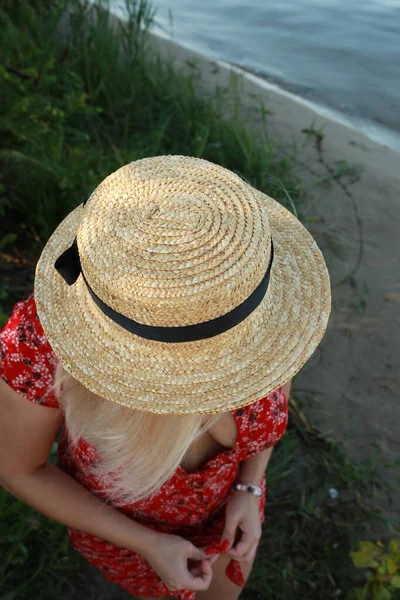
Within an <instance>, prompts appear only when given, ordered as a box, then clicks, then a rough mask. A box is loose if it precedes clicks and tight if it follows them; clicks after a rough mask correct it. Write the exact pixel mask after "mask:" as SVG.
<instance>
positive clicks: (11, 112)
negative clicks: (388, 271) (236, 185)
mask: <svg viewBox="0 0 400 600" xmlns="http://www.w3.org/2000/svg"><path fill="white" fill-rule="evenodd" d="M106 8H107V5H106V3H104V2H101V3H100V2H98V3H97V4H96V5H95V6H94V7H90V5H89V4H88V3H85V2H78V1H77V0H53V1H52V2H47V1H46V0H25V1H24V2H22V1H20V0H18V1H15V0H3V1H2V3H1V9H0V24H1V28H2V36H1V39H0V49H1V57H2V59H1V66H0V79H1V85H0V101H1V105H2V115H3V116H2V119H1V140H0V144H1V150H0V163H1V170H0V173H1V175H0V223H1V224H0V278H1V279H0V280H1V282H2V283H1V284H0V325H1V324H2V323H4V322H5V320H6V319H7V317H8V315H9V313H10V310H11V308H12V305H13V303H14V302H16V301H17V300H19V299H20V298H21V297H23V296H24V295H27V294H28V293H29V292H30V291H31V289H32V287H33V275H34V267H35V264H36V260H37V257H38V255H39V252H40V250H41V248H42V247H43V244H44V243H45V241H46V240H47V238H48V236H49V235H50V234H51V232H52V231H53V230H54V228H55V227H56V226H57V224H58V223H59V222H60V220H61V219H62V218H63V217H64V216H65V215H66V214H67V213H68V212H69V211H70V210H71V209H72V208H73V207H75V206H76V205H78V204H79V203H81V202H82V200H83V199H84V198H86V197H87V196H88V195H89V194H90V193H91V191H92V190H93V189H94V188H95V187H96V186H97V184H98V183H99V182H100V181H101V180H102V179H103V178H104V177H105V176H106V175H108V174H109V173H111V172H112V171H114V170H116V169H118V168H119V167H120V166H122V165H124V164H126V163H128V162H130V161H134V160H137V159H139V158H142V157H145V156H154V155H160V154H184V155H191V156H198V157H203V158H206V159H208V160H211V161H213V162H216V163H219V164H221V165H223V166H225V167H227V168H229V169H231V170H232V171H235V172H237V173H238V174H239V175H241V176H242V177H244V178H245V179H246V180H247V181H249V182H250V183H251V184H253V185H254V186H256V187H258V188H259V189H261V190H263V191H265V192H266V193H268V194H270V195H271V196H273V197H275V198H276V199H277V200H280V201H281V202H282V203H284V204H285V205H286V206H287V207H288V208H289V209H291V210H295V208H296V205H299V203H300V202H302V201H303V191H302V190H303V186H302V183H301V182H300V181H298V180H297V177H296V176H295V171H294V167H293V164H294V163H293V161H292V159H291V158H290V155H282V154H281V153H280V152H278V150H277V149H276V147H275V145H274V143H273V140H271V139H270V137H269V135H268V122H267V117H266V115H267V111H266V110H265V107H263V106H261V108H260V118H261V123H262V127H260V129H259V131H258V135H257V137H256V136H255V134H254V133H251V132H249V131H248V129H247V127H246V124H245V123H244V122H243V121H242V120H241V118H240V117H239V115H238V110H237V106H236V104H235V102H234V101H232V99H231V97H230V91H229V90H221V89H216V91H215V97H213V98H209V99H205V98H202V97H200V96H199V95H198V94H196V86H195V83H196V79H195V78H196V76H197V75H196V70H195V69H193V70H192V71H191V72H190V74H189V73H183V72H177V71H175V70H174V69H173V68H172V66H171V65H170V64H169V63H168V62H166V61H165V60H163V59H162V57H160V56H158V55H157V54H155V53H154V51H153V50H151V49H150V44H149V27H150V25H151V22H152V18H153V16H154V11H153V10H152V9H151V8H150V6H149V5H148V4H147V2H146V1H145V0H143V1H140V2H138V1H136V0H127V3H126V10H127V14H128V19H127V21H126V22H125V23H123V24H121V23H118V22H115V20H114V19H112V18H111V17H110V15H109V13H108V12H107V10H106ZM228 97H229V99H230V101H229V102H228V101H227V100H228ZM299 414H300V415H301V413H300V412H299V410H298V408H297V405H296V404H295V402H294V400H293V398H292V403H291V417H290V423H289V428H288V432H287V435H286V436H285V438H284V439H283V440H282V441H281V442H280V443H279V444H278V446H277V447H276V449H275V450H274V455H273V458H272V460H271V463H270V466H269V468H268V487H269V495H268V499H267V509H266V521H265V524H264V536H263V540H262V544H261V547H260V550H259V554H258V557H257V563H256V566H255V569H254V571H253V573H252V576H251V579H250V581H249V583H248V586H247V587H246V591H245V592H244V594H243V598H244V599H246V598H248V599H249V600H250V598H253V599H255V598H260V599H262V600H266V599H268V600H283V599H284V600H314V599H315V600H321V598H324V599H325V598H345V596H346V593H347V592H348V591H349V590H350V589H351V588H352V586H353V584H354V585H355V584H357V583H360V580H359V579H358V572H357V570H356V569H355V567H354V566H353V564H352V560H351V556H350V554H349V552H350V551H351V549H352V548H354V547H355V543H356V542H357V541H358V540H359V539H360V538H363V537H364V538H365V537H368V532H369V531H371V530H372V528H373V526H374V524H376V523H377V522H380V519H381V517H380V516H379V514H378V513H377V511H376V510H374V509H372V508H371V507H370V505H369V498H370V497H371V496H372V495H373V493H374V491H375V490H376V488H377V487H382V486H384V484H383V482H381V481H380V480H379V476H378V474H377V472H376V471H375V469H374V467H373V465H371V464H369V463H368V464H367V463H365V464H362V465H361V464H357V465H355V464H352V463H351V462H349V461H348V460H347V458H346V457H345V456H344V455H343V453H342V451H341V450H340V447H339V446H338V445H337V444H335V443H334V442H333V441H326V440H322V439H321V438H320V437H319V435H318V433H317V432H315V430H313V429H312V428H309V427H306V426H305V424H304V419H302V418H300V417H299ZM333 489H335V490H338V492H339V495H338V497H337V498H334V497H333V496H334V495H335V494H334V493H333V492H332V490H333ZM329 490H331V492H330V491H329ZM332 494H333V496H332ZM0 528H1V537H0V552H1V556H2V557H4V558H3V560H2V561H0V600H25V599H28V598H29V600H30V599H32V598H33V599H36V598H38V599H39V598H40V600H46V599H47V598H48V599H49V600H50V599H53V598H60V599H62V598H65V599H66V600H67V599H68V600H70V598H72V597H73V598H77V599H78V600H80V599H82V600H83V598H84V599H85V600H95V599H96V600H99V599H104V600H105V599H106V598H107V600H110V599H111V598H115V599H117V598H119V599H122V598H125V597H126V595H125V594H122V593H120V592H119V591H118V589H116V587H115V586H111V585H109V584H107V583H106V582H104V581H103V580H102V579H101V578H100V579H96V577H95V576H94V573H93V571H91V570H90V569H89V570H88V567H87V566H86V564H85V563H83V561H82V560H81V558H80V557H79V556H77V555H76V553H74V551H73V550H72V549H71V548H70V547H69V544H68V540H67V534H66V530H65V528H64V527H62V526H61V525H58V524H56V523H54V522H52V521H50V520H48V519H46V518H45V517H43V516H41V515H38V514H37V513H36V512H35V511H34V510H33V509H31V508H29V507H27V506H25V505H24V504H23V503H21V502H20V501H19V500H17V499H15V498H13V497H11V496H10V495H8V494H7V493H6V492H5V491H2V492H0ZM391 568H393V567H391ZM391 575H395V573H392V574H391ZM395 581H397V580H395ZM365 598H366V600H368V599H369V596H365ZM372 598H373V597H372V596H371V599H372ZM392 598H395V595H393V596H392Z"/></svg>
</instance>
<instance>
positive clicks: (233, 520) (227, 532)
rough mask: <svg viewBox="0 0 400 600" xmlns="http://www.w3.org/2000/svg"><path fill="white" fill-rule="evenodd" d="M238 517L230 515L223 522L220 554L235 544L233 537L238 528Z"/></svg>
mask: <svg viewBox="0 0 400 600" xmlns="http://www.w3.org/2000/svg"><path fill="white" fill-rule="evenodd" d="M239 521H240V517H239V515H238V516H236V517H235V516H234V515H231V516H230V517H229V518H227V520H226V522H225V529H224V532H223V534H222V537H221V548H222V552H227V551H228V550H229V548H232V546H233V544H234V543H235V535H236V533H237V529H238V526H239Z"/></svg>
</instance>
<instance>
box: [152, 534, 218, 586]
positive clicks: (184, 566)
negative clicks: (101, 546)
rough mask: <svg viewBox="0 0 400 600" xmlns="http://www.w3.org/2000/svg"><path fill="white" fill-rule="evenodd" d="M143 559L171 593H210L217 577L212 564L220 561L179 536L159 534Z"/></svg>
mask: <svg viewBox="0 0 400 600" xmlns="http://www.w3.org/2000/svg"><path fill="white" fill-rule="evenodd" d="M142 556H143V558H144V559H145V560H146V561H147V562H148V563H149V565H150V566H151V567H152V568H153V569H154V570H155V571H156V573H157V574H158V575H159V577H160V578H161V579H162V581H163V582H164V583H165V585H166V586H167V588H168V589H169V590H171V591H176V590H180V589H186V590H193V591H203V590H207V589H208V588H209V585H210V583H211V579H212V575H213V571H212V569H211V564H212V563H213V562H215V560H216V559H217V558H218V556H215V555H214V556H212V557H210V556H208V555H207V554H206V552H205V551H204V550H201V549H200V548H196V546H194V545H193V544H192V543H191V542H189V541H188V540H185V539H183V538H181V537H180V536H178V535H171V534H167V533H160V534H158V535H157V539H156V543H155V544H153V546H152V548H151V549H150V550H149V551H148V552H147V553H146V554H142Z"/></svg>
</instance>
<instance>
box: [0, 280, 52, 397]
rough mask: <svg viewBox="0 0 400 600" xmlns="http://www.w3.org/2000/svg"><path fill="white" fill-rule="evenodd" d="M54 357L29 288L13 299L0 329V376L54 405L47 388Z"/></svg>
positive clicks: (26, 393) (24, 393)
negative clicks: (21, 295)
mask: <svg viewBox="0 0 400 600" xmlns="http://www.w3.org/2000/svg"><path fill="white" fill-rule="evenodd" d="M56 365H57V358H56V356H55V354H54V352H53V350H52V348H51V346H50V344H49V342H48V340H47V339H46V337H45V334H44V331H43V328H42V326H41V324H40V321H39V316H38V314H37V311H36V304H35V299H34V295H33V292H32V293H31V294H30V295H29V296H28V297H27V298H26V299H24V300H21V301H19V302H17V303H16V304H15V305H14V307H13V309H12V312H11V316H10V318H9V319H8V321H7V322H6V324H5V325H4V326H3V328H2V329H1V331H0V377H1V379H3V381H5V382H6V383H7V384H8V385H9V386H10V387H11V388H12V389H13V390H15V391H16V392H17V393H18V394H20V395H21V396H23V397H24V398H26V399H27V400H30V401H31V402H34V403H35V404H42V405H43V406H50V407H52V408H58V407H59V402H58V400H57V398H56V396H55V394H54V392H53V391H52V389H51V386H52V384H53V382H54V373H55V367H56Z"/></svg>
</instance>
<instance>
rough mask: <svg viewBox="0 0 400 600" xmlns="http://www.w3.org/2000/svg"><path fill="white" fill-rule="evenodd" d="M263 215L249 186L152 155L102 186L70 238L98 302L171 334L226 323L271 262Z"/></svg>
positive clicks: (186, 160)
mask: <svg viewBox="0 0 400 600" xmlns="http://www.w3.org/2000/svg"><path fill="white" fill-rule="evenodd" d="M270 240H271V234H270V227H269V222H268V213H267V207H266V206H265V205H263V201H262V199H261V198H260V195H258V194H257V193H256V190H253V188H252V187H251V186H249V184H247V183H246V182H244V181H243V180H242V179H241V178H240V177H239V176H237V175H235V174H234V173H232V171H229V170H228V169H225V168H224V167H221V166H219V165H216V164H214V163H211V162H209V161H206V160H204V159H199V158H194V157H187V156H170V155H168V156H157V157H151V158H144V159H141V160H138V161H135V162H133V163H130V164H128V165H126V166H124V167H122V168H120V169H118V170H117V171H115V172H114V173H112V174H111V175H110V176H109V177H107V178H106V179H105V180H104V181H103V182H102V183H100V185H99V186H98V187H97V188H96V189H95V190H94V192H93V193H92V195H91V196H90V198H89V200H88V202H87V203H86V205H85V207H84V208H83V212H82V220H81V222H80V224H79V227H78V230H77V241H78V247H79V254H80V259H81V264H82V270H83V273H84V275H85V278H86V279H87V281H88V283H89V285H90V286H91V288H92V289H93V291H94V292H95V293H96V294H97V296H98V297H99V298H101V300H102V301H103V302H105V303H106V304H108V305H109V306H110V307H111V308H113V309H114V310H115V311H117V312H119V313H121V314H123V315H125V316H127V317H129V318H130V319H134V320H135V321H137V322H139V323H143V324H146V325H153V326H163V327H173V326H183V325H192V324H196V323H201V322H204V321H208V320H211V319H214V318H216V317H219V316H221V315H223V314H226V313H227V312H229V311H230V310H232V309H234V308H235V307H236V306H238V305H239V304H241V303H242V302H243V301H244V300H246V298H248V296H250V294H251V293H252V292H253V291H254V290H255V288H256V287H257V286H258V284H259V283H260V281H261V280H262V278H263V277H264V275H265V272H266V270H267V268H268V263H269V259H270V251H271V250H270Z"/></svg>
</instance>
